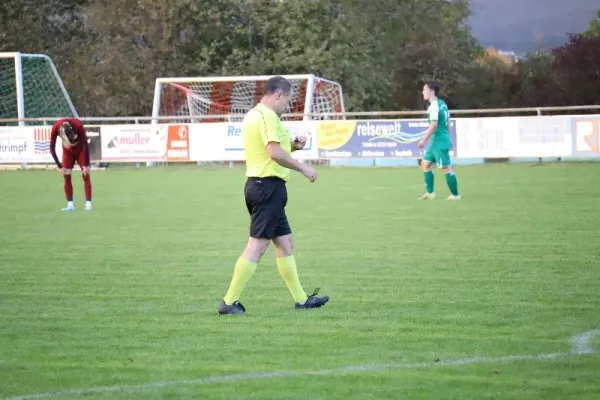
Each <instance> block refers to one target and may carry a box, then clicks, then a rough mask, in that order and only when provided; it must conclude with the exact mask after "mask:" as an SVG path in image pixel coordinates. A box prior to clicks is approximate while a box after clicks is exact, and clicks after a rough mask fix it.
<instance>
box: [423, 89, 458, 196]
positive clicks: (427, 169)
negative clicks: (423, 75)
mask: <svg viewBox="0 0 600 400" xmlns="http://www.w3.org/2000/svg"><path fill="white" fill-rule="evenodd" d="M439 91H440V87H439V86H438V84H437V83H434V82H430V83H426V84H425V85H424V86H423V99H425V100H427V101H428V102H429V108H428V109H427V121H428V122H429V128H428V129H427V130H426V131H425V134H424V135H423V138H421V140H420V141H419V144H418V145H419V147H420V148H423V147H425V142H427V140H429V138H431V143H430V144H429V147H428V148H427V151H425V155H424V156H423V160H422V161H421V169H422V170H423V173H424V174H425V188H426V192H425V194H423V195H422V196H421V197H419V199H420V200H433V199H435V193H434V191H433V171H432V170H431V164H433V163H435V164H436V165H437V166H438V168H441V169H443V170H444V174H446V183H447V184H448V188H449V189H450V193H451V194H450V196H449V197H448V200H460V195H459V194H458V181H457V180H456V175H455V174H454V171H453V170H452V166H451V162H450V149H451V148H452V140H450V131H449V130H448V122H449V120H450V111H449V110H448V105H447V104H446V103H445V102H444V101H443V100H440V99H438V97H437V95H438V93H439Z"/></svg>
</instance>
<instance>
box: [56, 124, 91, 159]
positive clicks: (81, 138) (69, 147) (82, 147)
mask: <svg viewBox="0 0 600 400" xmlns="http://www.w3.org/2000/svg"><path fill="white" fill-rule="evenodd" d="M65 122H69V123H70V124H71V127H72V128H73V135H72V136H71V137H68V136H67V135H66V134H65V133H63V132H61V130H60V127H61V125H62V124H63V123H65ZM59 136H60V139H61V141H62V146H63V158H64V156H65V155H68V156H72V157H75V158H77V156H78V155H79V153H81V152H83V154H84V155H85V157H84V160H85V165H84V166H86V167H89V166H90V150H89V146H88V140H87V134H86V132H85V128H84V127H83V122H81V121H80V120H79V119H77V118H63V119H60V120H58V121H56V122H55V123H54V125H52V133H51V134H50V154H52V158H53V159H54V162H55V163H56V166H57V167H58V168H62V164H61V163H60V161H59V160H58V157H57V156H56V139H57V138H58V137H59Z"/></svg>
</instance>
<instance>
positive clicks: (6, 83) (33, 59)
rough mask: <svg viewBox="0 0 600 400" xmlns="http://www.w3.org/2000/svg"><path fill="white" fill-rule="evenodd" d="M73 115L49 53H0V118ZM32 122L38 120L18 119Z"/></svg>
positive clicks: (68, 98) (23, 123) (74, 114)
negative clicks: (47, 54)
mask: <svg viewBox="0 0 600 400" xmlns="http://www.w3.org/2000/svg"><path fill="white" fill-rule="evenodd" d="M73 116H74V117H77V116H78V115H77V111H76V110H75V107H74V106H73V103H72V102H71V98H70V97H69V94H68V93H67V90H66V89H65V86H64V84H63V82H62V80H61V79H60V76H59V75H58V71H57V70H56V67H55V66H54V63H53V62H52V59H50V57H48V56H46V55H44V54H22V53H0V120H2V119H17V118H18V119H23V118H58V117H73ZM0 124H4V123H2V121H0ZM8 124H10V125H13V124H14V125H16V122H12V123H8ZM32 124H39V122H38V123H35V122H27V123H25V122H24V121H19V125H21V126H23V125H32Z"/></svg>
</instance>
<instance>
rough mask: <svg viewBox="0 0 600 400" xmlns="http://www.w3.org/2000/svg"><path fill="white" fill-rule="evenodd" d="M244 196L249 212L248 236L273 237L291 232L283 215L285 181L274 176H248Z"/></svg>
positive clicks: (285, 199) (285, 198) (285, 191)
mask: <svg viewBox="0 0 600 400" xmlns="http://www.w3.org/2000/svg"><path fill="white" fill-rule="evenodd" d="M244 196H245V198H246V207H247V208H248V212H249V213H250V237H253V238H262V239H273V238H276V237H280V236H285V235H289V234H290V233H292V229H291V228H290V224H289V223H288V220H287V216H286V215H285V206H286V204H287V189H286V187H285V181H283V180H282V179H279V178H275V177H268V178H248V180H247V181H246V186H245V188H244Z"/></svg>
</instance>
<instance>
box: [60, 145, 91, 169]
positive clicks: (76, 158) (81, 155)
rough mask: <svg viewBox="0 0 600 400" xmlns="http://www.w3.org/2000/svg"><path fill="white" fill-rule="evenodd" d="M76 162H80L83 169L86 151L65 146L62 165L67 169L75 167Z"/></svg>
mask: <svg viewBox="0 0 600 400" xmlns="http://www.w3.org/2000/svg"><path fill="white" fill-rule="evenodd" d="M75 162H77V164H79V168H81V169H83V167H84V166H85V151H84V150H83V149H81V150H71V149H69V150H67V149H64V148H63V154H62V166H63V168H65V169H73V167H74V166H75Z"/></svg>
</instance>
